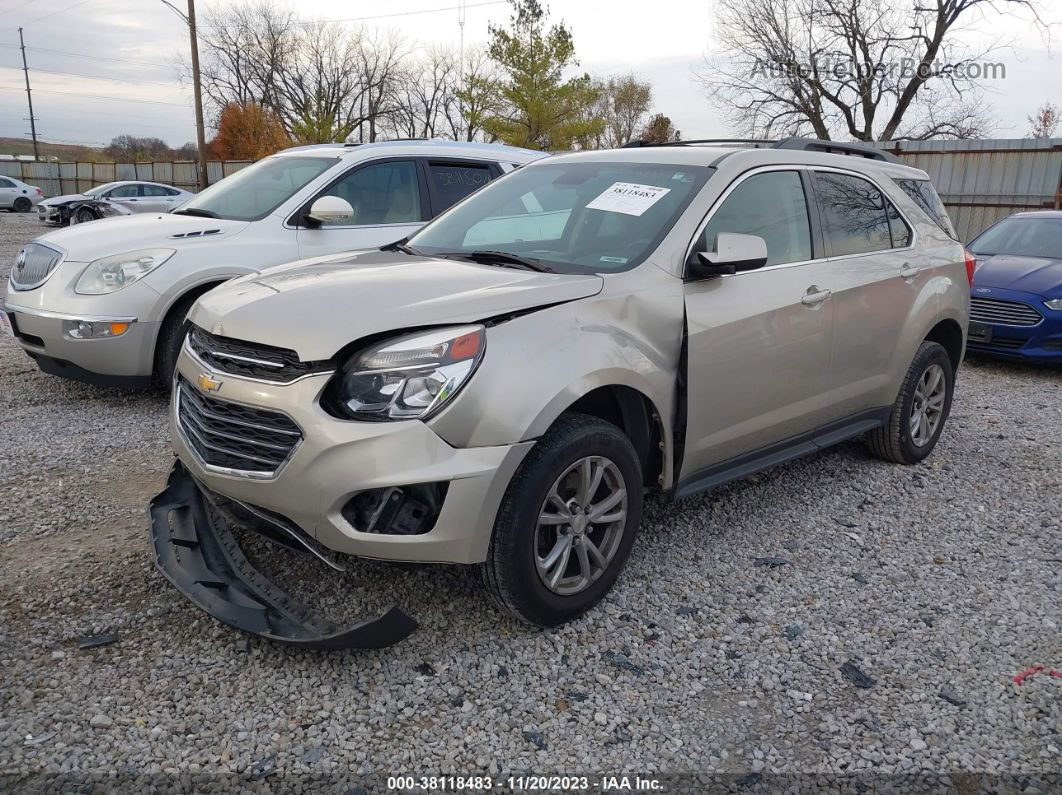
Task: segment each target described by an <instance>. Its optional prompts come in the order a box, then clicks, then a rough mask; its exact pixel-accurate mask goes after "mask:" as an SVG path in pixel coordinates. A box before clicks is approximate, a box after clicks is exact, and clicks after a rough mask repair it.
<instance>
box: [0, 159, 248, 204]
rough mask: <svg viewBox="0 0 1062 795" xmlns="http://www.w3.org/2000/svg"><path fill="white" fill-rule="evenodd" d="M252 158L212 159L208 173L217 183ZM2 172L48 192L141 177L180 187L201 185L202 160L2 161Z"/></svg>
mask: <svg viewBox="0 0 1062 795" xmlns="http://www.w3.org/2000/svg"><path fill="white" fill-rule="evenodd" d="M252 162H254V161H252V160H212V161H209V162H208V163H207V177H208V179H209V182H210V184H214V183H215V182H217V181H218V180H220V179H221V178H222V177H227V176H228V175H229V174H234V173H236V172H237V171H239V170H240V169H241V168H243V167H244V166H249V165H250V164H251V163H252ZM0 174H3V175H5V176H8V177H15V178H16V179H20V180H22V181H23V182H28V183H30V184H31V185H36V186H37V187H39V188H40V189H41V190H42V191H44V195H45V196H61V195H63V194H67V193H84V192H85V191H87V190H88V189H89V188H92V187H95V186H96V185H102V184H104V183H105V182H115V181H118V180H126V179H142V180H145V181H147V182H162V183H164V184H166V185H173V186H174V187H177V188H184V189H185V190H190V191H196V190H198V189H199V164H198V163H196V162H194V161H188V162H177V163H48V162H40V163H34V162H32V161H30V162H27V161H12V160H3V161H0Z"/></svg>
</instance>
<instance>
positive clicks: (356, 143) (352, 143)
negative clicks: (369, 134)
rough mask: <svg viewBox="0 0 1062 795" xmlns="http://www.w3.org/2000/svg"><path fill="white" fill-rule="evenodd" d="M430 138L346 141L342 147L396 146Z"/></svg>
mask: <svg viewBox="0 0 1062 795" xmlns="http://www.w3.org/2000/svg"><path fill="white" fill-rule="evenodd" d="M430 140H432V139H431V138H385V139H383V140H380V141H347V142H346V143H344V144H343V146H362V145H363V144H367V143H373V144H397V143H400V142H403V141H430Z"/></svg>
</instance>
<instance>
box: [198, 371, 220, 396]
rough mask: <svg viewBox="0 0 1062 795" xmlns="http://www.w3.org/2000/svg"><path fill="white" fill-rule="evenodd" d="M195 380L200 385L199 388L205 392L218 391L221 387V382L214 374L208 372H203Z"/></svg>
mask: <svg viewBox="0 0 1062 795" xmlns="http://www.w3.org/2000/svg"><path fill="white" fill-rule="evenodd" d="M195 382H196V384H198V385H199V388H200V389H202V390H203V391H204V392H217V391H218V390H219V389H221V382H220V381H219V380H218V379H216V378H214V377H213V376H211V375H207V374H206V373H202V374H201V375H200V376H199V378H197V379H196V380H195Z"/></svg>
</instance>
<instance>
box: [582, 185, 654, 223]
mask: <svg viewBox="0 0 1062 795" xmlns="http://www.w3.org/2000/svg"><path fill="white" fill-rule="evenodd" d="M670 192H671V188H657V187H654V186H653V185H636V184H634V183H633V182H613V183H612V185H611V186H610V187H609V188H606V189H605V191H604V192H603V193H602V194H601V195H600V196H598V197H597V198H596V199H594V200H593V201H592V202H590V203H589V204H588V205H586V207H587V209H588V210H604V211H605V212H610V213H623V214H625V215H641V214H642V213H644V212H645V211H646V210H648V209H649V208H650V207H652V206H653V205H654V204H656V203H657V202H658V201H660V199H662V198H663V197H664V194H666V193H670Z"/></svg>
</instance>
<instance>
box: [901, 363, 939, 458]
mask: <svg viewBox="0 0 1062 795" xmlns="http://www.w3.org/2000/svg"><path fill="white" fill-rule="evenodd" d="M947 386H948V381H947V378H946V377H945V375H944V368H943V367H941V366H940V365H939V364H931V365H929V367H927V368H926V371H925V372H924V373H922V377H921V378H919V379H918V386H917V387H915V393H914V399H913V400H912V401H911V416H910V418H909V423H910V424H909V427H910V430H911V441H912V442H914V444H915V446H917V447H925V446H926V445H927V444H929V442H930V441H931V440H932V439H933V435H934V434H935V433H936V432H937V428H938V427H940V421H941V418H942V417H943V416H944V400H945V398H946V397H947Z"/></svg>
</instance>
